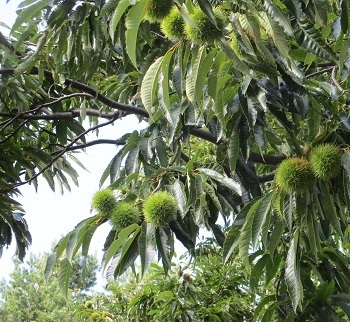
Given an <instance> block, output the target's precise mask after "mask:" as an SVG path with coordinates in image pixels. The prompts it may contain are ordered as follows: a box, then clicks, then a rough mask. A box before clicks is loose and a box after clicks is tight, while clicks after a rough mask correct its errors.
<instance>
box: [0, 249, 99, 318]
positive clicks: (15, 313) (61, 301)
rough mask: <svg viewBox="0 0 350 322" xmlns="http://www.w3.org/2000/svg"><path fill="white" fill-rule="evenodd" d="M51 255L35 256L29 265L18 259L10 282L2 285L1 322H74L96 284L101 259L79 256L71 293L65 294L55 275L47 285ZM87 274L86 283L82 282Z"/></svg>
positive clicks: (29, 260)
mask: <svg viewBox="0 0 350 322" xmlns="http://www.w3.org/2000/svg"><path fill="white" fill-rule="evenodd" d="M47 256H48V254H44V255H40V256H35V255H32V254H31V256H30V258H29V259H28V261H27V262H26V264H24V263H21V262H20V261H19V260H18V259H15V260H14V261H15V268H14V270H13V272H12V273H11V274H10V276H9V280H8V281H5V280H3V281H1V282H0V321H1V322H18V321H38V322H39V321H40V322H44V321H46V322H55V321H64V322H70V321H73V316H74V307H75V305H78V304H79V305H80V304H81V303H84V302H85V296H86V292H87V291H89V290H90V289H91V288H92V287H94V286H95V284H96V270H97V266H98V265H97V259H96V258H95V257H92V256H88V259H87V262H86V263H84V262H85V258H83V257H82V256H81V255H78V256H77V258H76V259H75V260H74V261H73V272H72V277H73V278H72V279H71V282H70V283H69V292H68V293H67V294H66V296H65V294H64V293H63V292H62V290H61V287H60V284H62V278H61V277H60V276H59V274H57V271H55V272H54V274H53V276H52V277H51V278H50V281H49V282H47V281H45V278H44V268H45V262H46V259H47ZM83 270H84V271H85V279H82V278H81V274H82V271H83Z"/></svg>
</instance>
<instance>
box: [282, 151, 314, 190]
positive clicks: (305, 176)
mask: <svg viewBox="0 0 350 322" xmlns="http://www.w3.org/2000/svg"><path fill="white" fill-rule="evenodd" d="M314 183H315V178H314V174H313V171H312V167H311V163H310V162H309V161H308V160H307V159H305V158H288V159H286V160H284V161H283V162H282V163H281V164H280V165H279V167H278V169H277V172H276V184H277V185H278V186H279V187H280V188H282V189H284V190H285V191H286V192H289V193H293V192H296V193H302V192H305V191H306V190H307V189H308V188H309V187H311V186H312V185H313V184H314Z"/></svg>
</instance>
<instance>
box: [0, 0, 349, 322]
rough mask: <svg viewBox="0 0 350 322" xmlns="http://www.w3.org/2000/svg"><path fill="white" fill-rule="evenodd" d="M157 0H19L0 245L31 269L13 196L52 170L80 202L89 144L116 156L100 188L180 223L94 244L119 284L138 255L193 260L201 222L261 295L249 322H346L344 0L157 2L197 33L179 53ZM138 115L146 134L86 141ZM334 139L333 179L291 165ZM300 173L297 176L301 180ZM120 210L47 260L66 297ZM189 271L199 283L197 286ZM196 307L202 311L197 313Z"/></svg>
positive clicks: (5, 123) (4, 65) (5, 83)
mask: <svg viewBox="0 0 350 322" xmlns="http://www.w3.org/2000/svg"><path fill="white" fill-rule="evenodd" d="M150 4H151V3H150V2H149V1H148V0H137V1H129V0H121V1H114V0H112V1H102V2H101V1H95V2H91V1H90V2H84V1H80V2H76V1H58V0H54V1H53V2H52V3H50V4H48V3H47V2H46V1H41V0H40V1H32V0H25V1H24V2H23V4H21V7H20V8H19V9H18V12H17V13H18V18H17V20H16V22H15V24H14V26H13V28H12V33H11V38H10V40H9V39H7V38H6V37H0V46H1V48H2V49H3V50H2V51H0V64H1V69H0V75H1V81H0V94H1V100H0V146H1V149H0V173H1V176H0V206H1V213H0V247H1V249H3V248H5V247H6V246H7V245H9V244H10V243H11V241H12V240H13V241H15V242H16V244H17V246H18V247H17V249H18V255H19V256H20V257H21V258H23V256H24V254H25V251H26V248H27V247H28V246H29V244H30V242H31V239H30V234H29V230H28V227H27V225H26V222H25V220H24V218H25V217H24V209H22V208H21V207H20V205H19V204H18V203H16V201H15V197H16V196H17V195H18V194H19V193H20V187H21V185H23V184H29V183H31V184H32V185H33V186H34V187H35V188H36V187H37V184H38V180H37V179H38V177H39V176H42V177H44V178H45V180H46V181H47V182H48V184H49V185H50V187H51V188H52V189H56V188H57V187H59V188H61V190H62V191H63V190H65V189H67V190H69V189H70V182H73V183H74V184H76V183H77V172H76V170H75V169H74V168H73V166H72V165H71V163H72V164H73V162H74V163H77V164H78V165H80V163H79V161H78V160H77V159H76V155H77V154H76V153H77V152H78V151H79V150H83V149H85V148H89V147H90V146H92V145H96V144H110V145H112V146H115V145H117V146H118V150H117V152H116V154H115V156H114V157H113V158H112V160H110V162H109V164H108V166H107V167H106V170H105V172H104V173H103V175H102V178H101V186H102V185H103V184H104V183H105V182H106V181H108V180H109V184H110V187H109V188H110V189H111V190H112V191H113V192H115V195H116V197H118V198H119V199H121V200H124V201H127V202H130V203H136V200H145V199H146V198H148V196H150V195H152V194H153V193H154V191H168V192H169V193H170V194H171V195H172V196H173V197H174V198H175V200H176V202H175V203H176V207H177V216H176V217H175V216H172V215H170V216H168V217H167V219H166V222H167V223H168V224H167V225H165V226H159V225H157V224H156V225H152V224H150V223H148V222H147V221H144V222H143V223H142V224H141V223H140V224H141V225H138V224H132V225H130V226H128V227H126V228H124V229H122V230H120V231H118V232H116V230H115V229H114V228H111V230H110V232H109V234H108V235H107V236H106V239H105V242H104V245H101V246H102V247H101V248H103V249H104V256H103V262H102V266H103V267H104V269H106V277H107V278H108V279H115V278H117V277H120V275H122V274H123V273H124V272H126V271H127V270H128V268H130V267H134V265H133V264H134V263H135V261H136V263H138V262H139V263H140V273H139V274H140V276H145V275H146V276H147V269H148V268H149V267H151V266H152V261H153V258H154V255H155V254H156V252H157V254H158V256H159V260H160V259H161V264H162V266H163V270H164V271H165V272H169V274H171V268H172V264H171V263H172V258H173V255H174V247H175V246H174V245H175V241H178V242H180V243H181V244H182V245H183V246H184V247H186V248H187V249H188V251H189V252H190V253H191V254H192V255H194V252H195V247H196V243H197V241H198V239H197V237H198V234H199V233H200V231H201V230H200V228H206V229H208V231H209V233H210V234H212V236H213V238H215V240H216V241H217V242H218V244H219V245H221V246H223V257H224V263H225V265H230V264H231V261H233V262H235V263H240V268H239V270H238V271H239V272H242V273H241V274H240V275H242V276H244V277H245V279H242V280H240V284H241V286H240V288H241V289H244V290H246V289H248V288H249V289H250V288H251V289H252V290H253V291H252V292H256V294H257V295H256V297H255V298H249V301H250V302H249V303H254V305H255V303H256V306H255V308H254V315H255V316H254V319H255V320H261V321H269V320H272V321H278V320H282V321H291V320H299V321H308V320H310V321H311V320H316V321H317V320H322V319H327V320H330V321H331V320H345V319H347V318H348V317H349V316H350V313H349V307H348V304H347V303H348V302H349V300H348V294H349V289H350V281H349V276H350V272H349V270H348V267H347V266H348V265H347V263H348V258H349V256H350V254H349V229H348V227H349V209H350V208H349V205H350V198H349V195H350V193H349V192H350V180H349V178H350V154H349V152H347V151H348V146H349V144H350V135H349V133H350V125H349V121H348V120H349V117H350V114H349V88H350V87H349V84H350V83H349V82H350V64H349V57H350V53H349V47H350V40H349V6H348V1H341V0H334V1H328V0H327V1H325V2H324V3H322V4H320V1H316V0H312V1H301V0H293V1H283V2H281V1H278V0H264V1H246V0H243V1H239V2H237V1H234V0H224V1H209V0H198V1H196V2H192V1H176V2H173V1H170V2H165V1H162V2H158V4H159V5H161V8H162V9H164V8H165V9H166V10H161V11H162V12H163V13H164V14H165V12H166V11H167V12H168V13H169V12H170V10H171V5H172V4H174V5H176V7H177V8H176V10H178V12H179V13H180V14H181V17H182V18H183V19H184V21H186V24H187V27H186V28H187V29H190V30H191V32H190V35H195V38H194V40H191V39H188V38H191V37H181V39H180V41H178V42H177V43H176V44H174V42H173V41H170V40H169V39H168V38H166V37H164V34H162V27H161V26H160V24H159V23H150V21H148V20H147V11H148V8H150ZM213 6H215V7H213ZM168 10H169V11H168ZM219 12H221V13H222V14H219V15H218V13H219ZM39 26H40V27H39ZM163 31H164V33H165V29H164V30H163ZM208 37H209V38H208ZM3 38H4V39H3ZM131 114H133V115H136V116H137V117H138V118H139V120H140V121H143V123H142V130H141V129H140V128H139V129H130V131H127V133H123V134H121V135H120V137H119V138H116V137H115V131H110V133H111V134H110V137H109V138H106V139H103V140H102V139H96V140H90V139H89V137H90V136H89V135H87V134H89V133H90V132H94V133H97V132H98V130H99V129H100V128H102V127H108V126H111V125H112V124H115V123H116V121H117V120H119V119H121V120H122V122H128V118H129V117H130V115H131ZM102 120H104V121H102ZM114 129H115V128H114ZM325 142H334V145H335V146H339V147H341V148H342V154H341V166H340V167H342V168H340V169H343V171H340V172H339V175H338V176H337V177H336V179H337V180H323V179H320V178H314V176H315V175H314V174H313V171H310V166H309V163H307V162H308V161H307V160H303V161H298V162H294V161H292V167H289V166H288V162H291V161H290V160H295V159H294V158H298V157H300V156H305V157H306V156H308V155H309V152H310V151H308V150H309V149H310V147H313V149H317V147H318V146H323V144H325ZM287 156H288V157H290V159H287V160H286V161H284V162H283V163H282V164H281V162H282V161H283V160H285V159H286V157H287ZM337 158H339V155H338V156H337ZM297 160H300V159H297ZM338 160H339V159H338ZM293 162H294V163H293ZM280 164H281V165H280ZM300 164H301V167H302V168H303V171H302V175H300V172H299V173H298V171H296V172H294V170H295V169H299V168H300V166H299V165H300ZM320 164H321V163H320ZM323 164H326V163H322V165H323ZM279 165H280V166H279ZM286 165H287V166H286ZM296 165H298V166H297V167H295V166H296ZM283 167H285V171H281V169H282V168H283ZM337 167H339V166H337ZM337 167H334V169H336V168H337ZM276 171H277V174H276ZM337 171H338V170H337ZM290 172H292V176H289V175H287V174H288V173H290ZM281 173H282V174H281ZM287 179H288V180H291V181H292V182H289V185H288V186H286V187H284V186H283V184H284V183H285V182H286V181H287ZM318 179H320V180H318ZM274 182H275V183H277V189H276V185H275V184H274ZM301 192H302V193H301ZM112 208H114V207H112V205H111V206H110V209H112ZM174 208H175V207H174ZM174 212H175V211H174ZM109 214H110V213H108V214H103V216H101V215H100V214H97V215H94V216H92V217H90V218H86V219H84V220H83V221H82V222H80V223H78V225H76V226H75V228H74V229H73V230H72V231H70V232H68V234H67V235H66V236H64V237H63V238H62V239H61V240H60V242H59V243H58V244H57V247H56V248H55V249H54V252H53V254H51V255H50V257H49V258H48V260H47V265H46V269H45V275H46V277H48V276H49V275H50V274H51V273H52V272H53V271H55V267H56V265H59V269H58V273H57V274H58V281H59V283H60V285H62V286H63V287H64V288H65V289H66V291H67V290H68V286H69V278H70V276H71V274H72V268H73V265H72V263H73V259H74V257H75V256H76V255H77V254H78V253H79V250H80V249H81V250H82V252H83V255H84V256H86V255H87V253H88V251H89V246H90V243H91V238H92V236H93V235H94V233H95V231H96V230H97V229H99V227H100V226H101V225H103V224H104V223H105V222H107V221H108V217H107V215H109ZM170 219H171V220H170ZM163 223H164V220H163V221H162V224H163ZM1 249H0V250H1ZM194 262H195V263H196V262H197V259H196V258H195V259H194ZM226 267H227V266H226ZM223 269H224V268H223ZM185 273H188V274H190V275H191V278H192V280H193V283H187V284H186V287H187V289H190V288H191V285H192V286H193V285H195V284H196V282H197V281H198V278H197V275H196V274H193V273H192V272H186V271H185ZM223 275H225V274H222V276H223ZM183 276H184V275H183ZM186 276H187V275H186ZM181 281H183V278H182V280H181ZM332 281H335V282H334V283H333V282H332ZM216 283H218V281H216ZM176 285H177V284H176ZM169 287H170V286H169ZM164 291H166V293H163V295H164V298H162V299H160V300H159V301H158V302H157V303H158V304H157V305H159V307H160V308H159V311H157V312H156V313H154V316H156V317H157V314H158V315H159V316H162V310H164V312H167V313H168V315H169V316H170V313H169V309H170V307H171V306H169V305H168V306H162V304H163V302H166V303H167V304H169V303H168V302H169V301H168V302H167V299H168V298H167V296H169V298H171V296H173V295H171V294H170V293H169V291H170V292H171V290H169V289H164ZM206 291H207V290H206ZM157 294H158V293H156V294H155V295H154V296H157ZM254 294H255V293H254ZM146 295H147V294H146ZM154 296H153V298H154ZM145 298H147V297H146V296H145ZM244 299H245V301H247V300H246V298H245V297H244ZM140 301H141V300H140ZM147 301H151V299H148V300H147ZM147 301H145V303H146V304H147V305H151V306H152V305H153V304H152V303H150V302H147ZM141 302H142V301H141ZM121 303H122V304H121V306H122V307H124V308H125V307H127V306H126V305H124V302H123V301H121ZM159 303H160V304H159ZM176 303H177V302H176ZM240 305H241V306H242V307H243V304H242V303H240ZM97 308H98V306H97V305H96V306H94V308H93V309H91V310H92V311H93V310H94V309H97ZM201 308H208V306H205V305H203V306H201V307H198V306H197V307H195V309H196V310H198V312H197V311H196V312H195V313H193V314H197V315H198V314H200V312H202V311H201V310H202V309H201ZM155 310H158V307H157V306H156V308H155ZM140 311H141V310H140V309H138V313H139V312H140ZM98 312H99V313H101V314H102V312H103V310H100V311H98ZM90 313H91V312H90ZM90 313H89V314H90ZM112 314H114V313H113V312H112ZM122 314H125V315H126V314H127V313H126V312H124V311H123V313H122ZM88 317H90V315H89V316H88ZM152 317H153V316H152ZM106 319H107V318H106ZM200 319H204V318H203V316H201V318H200ZM219 319H221V320H222V319H224V317H223V316H220V317H219ZM210 320H213V319H212V317H211V318H210ZM227 320H230V317H228V318H227ZM231 320H232V319H231ZM241 320H242V319H241Z"/></svg>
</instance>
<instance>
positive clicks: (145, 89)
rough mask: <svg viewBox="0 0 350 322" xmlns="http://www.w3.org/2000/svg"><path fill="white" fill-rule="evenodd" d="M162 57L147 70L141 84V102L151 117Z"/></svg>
mask: <svg viewBox="0 0 350 322" xmlns="http://www.w3.org/2000/svg"><path fill="white" fill-rule="evenodd" d="M163 59H164V56H162V57H159V58H158V59H157V60H156V61H155V62H154V63H153V64H152V65H151V67H150V68H149V69H148V70H147V72H146V75H145V76H144V78H143V80H142V84H141V100H142V103H143V105H144V107H145V109H146V110H147V112H148V113H149V114H150V116H152V107H153V104H154V100H155V97H156V90H157V84H158V75H159V72H160V70H161V66H162V61H163Z"/></svg>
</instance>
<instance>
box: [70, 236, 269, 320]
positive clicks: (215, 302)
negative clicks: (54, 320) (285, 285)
mask: <svg viewBox="0 0 350 322" xmlns="http://www.w3.org/2000/svg"><path fill="white" fill-rule="evenodd" d="M213 245H215V242H213V241H212V240H207V241H206V243H203V244H201V245H200V247H198V248H197V250H196V255H197V257H196V260H195V261H190V260H189V258H188V257H186V256H182V257H180V258H179V259H178V261H179V263H178V264H175V263H172V270H171V272H170V273H169V274H168V275H167V276H166V277H165V276H164V272H163V268H162V267H161V266H159V265H157V264H155V263H152V264H151V267H150V269H149V270H148V272H147V273H146V275H145V276H144V278H143V279H140V276H139V275H137V276H136V278H135V277H133V276H132V275H128V276H127V278H126V279H123V280H122V281H118V282H111V283H110V284H109V286H108V292H106V293H104V294H95V295H94V296H93V297H91V298H90V299H89V300H88V301H87V303H85V304H83V305H80V306H78V308H77V309H76V315H75V319H76V321H77V322H80V321H82V322H83V321H88V319H89V318H91V316H92V314H94V313H97V314H99V316H100V317H102V316H103V314H104V315H105V316H108V317H109V318H110V319H111V320H113V321H135V322H141V321H164V320H166V321H203V322H204V321H208V322H210V321H227V322H234V321H237V322H241V321H252V320H253V312H254V309H255V308H256V307H257V301H256V299H257V297H258V295H257V294H256V295H254V294H253V292H250V290H249V288H247V287H246V286H244V284H245V282H244V281H245V273H244V268H243V267H242V264H240V263H238V262H232V263H230V264H229V265H227V266H223V265H222V254H221V251H220V249H219V248H218V247H216V246H213ZM203 246H205V247H203ZM87 304H91V306H89V305H87ZM87 306H88V307H87ZM107 313H108V314H109V315H108V314H107ZM262 313H265V312H264V311H263V312H262ZM106 320H107V321H108V319H106Z"/></svg>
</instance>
